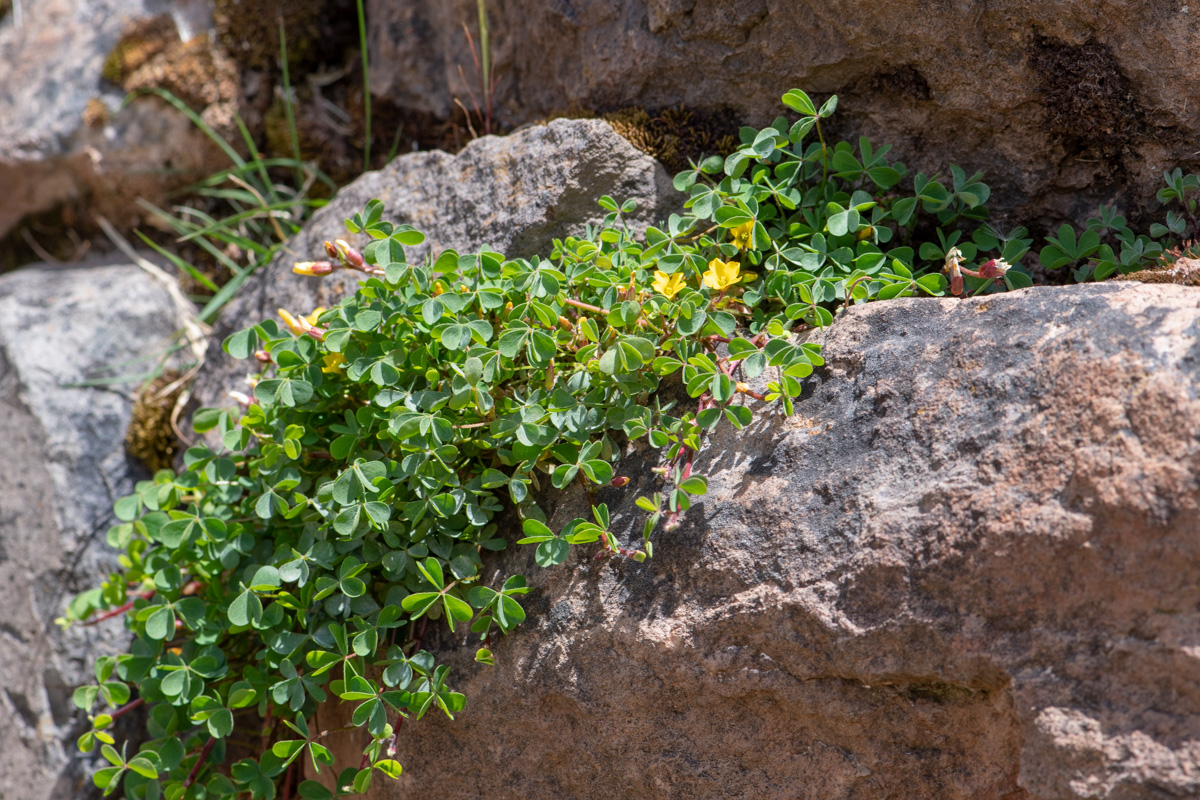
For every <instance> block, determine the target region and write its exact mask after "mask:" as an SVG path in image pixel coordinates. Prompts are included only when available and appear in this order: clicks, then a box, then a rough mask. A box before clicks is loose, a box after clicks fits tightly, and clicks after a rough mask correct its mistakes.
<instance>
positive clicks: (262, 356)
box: [254, 350, 271, 364]
mask: <svg viewBox="0 0 1200 800" xmlns="http://www.w3.org/2000/svg"><path fill="white" fill-rule="evenodd" d="M254 357H255V358H257V359H258V360H259V361H261V362H262V363H264V364H270V363H271V354H270V353H268V352H267V351H266V350H255V351H254Z"/></svg>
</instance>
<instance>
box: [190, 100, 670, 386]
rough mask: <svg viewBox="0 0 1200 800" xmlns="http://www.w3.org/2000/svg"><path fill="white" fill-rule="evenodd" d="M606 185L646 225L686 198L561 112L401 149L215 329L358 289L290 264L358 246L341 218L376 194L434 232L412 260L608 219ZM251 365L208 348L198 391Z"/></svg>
mask: <svg viewBox="0 0 1200 800" xmlns="http://www.w3.org/2000/svg"><path fill="white" fill-rule="evenodd" d="M605 194H607V195H611V196H612V197H614V198H617V200H618V201H624V200H627V199H631V198H632V199H635V200H637V201H638V209H637V210H636V211H635V212H634V213H633V214H632V215H631V216H630V220H631V223H632V224H633V225H638V224H641V225H642V226H645V225H646V224H649V223H650V222H654V221H661V220H663V219H665V218H666V217H667V215H668V214H669V213H670V212H671V211H673V210H676V204H678V203H679V201H680V199H681V198H682V195H680V194H679V193H678V192H676V191H675V189H674V188H673V187H672V186H671V179H670V177H669V176H668V175H667V174H666V172H665V171H664V170H663V168H662V167H661V166H660V165H659V164H658V163H657V162H656V161H654V160H653V159H651V158H649V157H647V156H645V155H643V154H642V153H639V152H638V151H637V150H634V149H633V148H632V147H631V146H630V145H629V143H628V142H626V141H625V140H624V139H622V138H621V137H620V136H618V135H617V134H616V133H614V132H613V130H612V128H611V127H610V126H609V125H608V124H607V123H605V122H601V121H599V120H555V121H554V122H552V123H550V124H549V125H537V126H533V127H530V128H526V129H525V130H522V131H519V132H517V133H514V134H513V135H511V136H506V137H496V136H486V137H483V138H481V139H476V140H475V141H473V142H471V143H470V144H469V145H467V146H466V147H465V148H464V149H463V150H462V151H461V152H460V153H459V154H458V155H456V156H452V155H448V154H447V153H443V152H441V151H437V150H435V151H430V152H425V153H411V154H408V155H404V156H401V157H399V158H396V159H394V160H393V161H392V162H391V164H389V165H388V166H387V167H385V168H384V169H381V170H379V171H377V172H368V173H367V174H365V175H363V176H362V177H361V178H359V179H358V180H356V181H355V182H354V183H352V184H350V185H349V186H346V187H345V188H343V189H342V190H341V191H340V192H339V193H338V195H337V197H336V198H335V199H334V200H333V202H331V203H330V204H329V205H328V206H326V207H324V208H322V209H321V210H320V211H318V212H317V213H316V214H315V215H313V218H312V220H311V221H310V222H309V223H308V224H307V225H306V226H305V228H304V231H303V232H301V233H300V234H299V235H298V236H297V237H296V238H294V239H293V240H292V241H291V242H290V243H289V244H288V248H287V252H285V253H284V254H283V255H282V256H281V257H280V258H279V259H278V260H277V261H275V262H274V263H273V264H271V265H270V266H269V267H268V268H267V269H266V270H264V271H262V272H260V273H259V274H257V275H255V276H253V277H252V278H251V279H250V280H249V281H248V282H247V283H246V285H245V286H244V287H243V288H242V289H241V291H239V293H238V295H237V297H236V298H235V299H234V300H233V301H232V302H231V303H230V304H229V306H228V307H227V308H226V310H225V311H224V312H223V313H222V315H221V319H220V320H219V322H218V325H217V336H218V337H223V336H226V335H228V334H229V333H231V332H233V331H234V330H237V329H238V328H242V327H245V326H246V325H249V324H252V323H256V322H259V321H260V320H262V319H266V318H267V317H274V316H275V313H276V310H277V309H278V308H281V307H282V308H287V309H289V310H291V311H293V312H294V311H303V312H305V313H307V312H308V311H310V310H312V309H313V308H315V307H316V306H318V305H332V304H334V303H336V302H338V300H340V299H341V298H342V297H343V296H344V295H345V294H346V292H347V291H352V290H353V286H354V285H355V283H356V282H357V279H358V278H361V277H362V275H361V274H360V273H350V272H339V273H334V275H333V276H331V277H329V278H324V279H315V278H303V277H300V276H298V275H294V274H293V273H292V271H291V269H292V264H293V262H295V261H297V260H305V259H312V258H325V251H324V249H323V247H322V243H323V242H324V241H325V240H326V239H335V238H340V237H346V238H348V239H349V240H350V241H351V242H353V243H357V244H359V245H360V246H361V245H362V243H364V242H365V241H369V240H366V239H364V238H363V237H354V236H349V235H348V234H347V233H346V227H345V222H344V221H345V219H346V218H348V217H350V216H352V215H354V214H355V213H357V212H360V211H362V209H363V207H364V206H365V205H366V204H367V202H368V201H369V200H371V199H372V198H378V199H380V200H382V201H383V202H384V204H385V205H386V206H387V208H386V210H385V211H384V219H387V220H391V221H392V222H396V223H407V224H409V225H413V226H415V227H416V228H417V229H418V230H420V231H422V232H423V233H424V234H425V235H426V240H425V243H424V244H422V245H420V246H419V247H413V248H409V249H408V258H409V260H410V261H411V260H415V259H419V258H422V257H424V255H425V254H426V253H428V252H429V251H430V250H432V251H433V252H434V253H440V252H441V251H442V250H446V249H449V248H454V249H457V250H458V251H459V252H463V253H470V252H478V251H479V250H481V249H485V248H493V249H495V250H497V251H498V252H501V253H505V254H506V255H509V256H512V257H518V256H531V255H534V254H535V253H538V252H545V250H546V248H548V247H549V245H550V241H551V239H553V238H555V237H563V236H566V235H568V234H578V233H579V232H580V231H581V230H582V229H583V226H584V225H585V224H586V223H588V222H598V221H599V220H601V219H602V218H603V216H604V214H605V213H606V212H605V211H604V210H603V209H601V208H600V206H598V205H597V204H596V200H597V198H599V197H601V196H602V195H605ZM213 351H216V352H213ZM245 371H246V366H245V365H244V364H239V363H238V362H235V361H233V360H232V359H229V358H228V357H227V356H225V354H224V353H222V352H219V351H217V348H215V347H214V348H210V354H209V362H208V364H207V366H206V368H205V372H204V374H203V375H202V376H201V378H200V381H199V383H198V384H197V387H196V396H197V398H198V399H199V400H200V401H201V402H203V403H215V402H220V400H221V398H222V397H223V395H224V394H225V392H226V391H227V390H228V389H230V388H237V389H240V388H243V387H241V386H239V385H237V376H238V375H239V374H240V373H244V372H245Z"/></svg>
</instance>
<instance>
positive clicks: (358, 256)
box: [334, 239, 366, 269]
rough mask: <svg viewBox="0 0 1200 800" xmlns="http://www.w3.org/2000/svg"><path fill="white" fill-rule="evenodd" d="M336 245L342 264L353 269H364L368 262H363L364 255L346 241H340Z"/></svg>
mask: <svg viewBox="0 0 1200 800" xmlns="http://www.w3.org/2000/svg"><path fill="white" fill-rule="evenodd" d="M334 244H335V245H336V246H337V249H338V254H339V255H340V256H341V259H342V263H343V264H345V265H346V266H347V267H350V268H351V269H362V268H363V267H364V266H365V265H366V262H365V261H364V260H363V257H362V253H360V252H358V251H357V250H355V249H354V248H353V247H351V246H350V243H349V242H347V241H346V240H345V239H338V240H337V241H336V242H334Z"/></svg>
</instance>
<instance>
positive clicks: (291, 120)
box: [279, 20, 304, 187]
mask: <svg viewBox="0 0 1200 800" xmlns="http://www.w3.org/2000/svg"><path fill="white" fill-rule="evenodd" d="M279 61H280V66H281V68H282V70H283V110H284V113H286V114H287V122H288V137H289V138H290V139H291V141H292V157H293V158H295V159H296V164H297V166H296V186H297V187H300V186H303V185H304V171H303V170H302V169H301V168H300V166H299V164H300V163H301V159H300V134H299V132H298V131H297V130H296V112H295V110H294V109H293V108H292V78H291V74H290V73H289V72H288V57H287V32H286V31H285V30H284V28H283V20H280V22H279Z"/></svg>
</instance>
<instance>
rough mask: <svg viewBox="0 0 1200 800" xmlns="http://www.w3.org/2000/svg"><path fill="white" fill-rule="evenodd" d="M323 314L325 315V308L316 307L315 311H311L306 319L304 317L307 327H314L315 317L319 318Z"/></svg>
mask: <svg viewBox="0 0 1200 800" xmlns="http://www.w3.org/2000/svg"><path fill="white" fill-rule="evenodd" d="M324 313H325V306H317V307H316V308H315V309H313V312H312V313H311V314H309V315H308V316H307V317H305V319H306V320H308V324H309V325H316V324H317V317H319V316H321V315H322V314H324Z"/></svg>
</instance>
